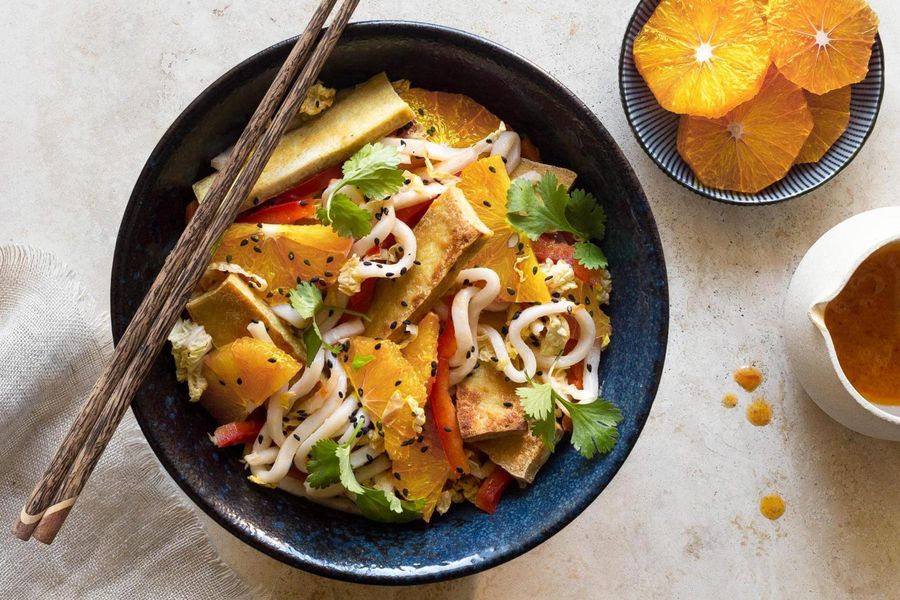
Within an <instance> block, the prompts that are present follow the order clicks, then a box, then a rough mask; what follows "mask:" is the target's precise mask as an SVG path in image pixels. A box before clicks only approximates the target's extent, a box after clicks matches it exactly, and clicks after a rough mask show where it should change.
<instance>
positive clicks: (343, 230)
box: [316, 194, 372, 239]
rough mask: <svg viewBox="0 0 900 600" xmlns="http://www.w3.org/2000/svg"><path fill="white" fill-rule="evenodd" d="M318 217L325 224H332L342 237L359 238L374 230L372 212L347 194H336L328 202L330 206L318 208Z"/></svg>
mask: <svg viewBox="0 0 900 600" xmlns="http://www.w3.org/2000/svg"><path fill="white" fill-rule="evenodd" d="M316 217H317V218H318V219H319V220H320V221H321V222H322V224H323V225H331V228H332V229H334V230H335V232H336V233H337V234H338V235H339V236H341V237H353V238H357V239H358V238H361V237H365V236H366V235H368V234H369V232H370V231H372V214H371V213H370V212H369V211H367V210H366V209H364V208H362V207H361V206H359V205H357V204H356V203H355V202H354V201H353V200H351V199H350V197H349V196H347V195H346V194H334V195H333V196H332V197H331V200H330V201H329V202H328V208H321V207H320V208H319V209H317V210H316Z"/></svg>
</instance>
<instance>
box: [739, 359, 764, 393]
mask: <svg viewBox="0 0 900 600" xmlns="http://www.w3.org/2000/svg"><path fill="white" fill-rule="evenodd" d="M734 380H735V381H736V382H737V384H738V385H739V386H741V387H742V388H744V389H745V390H747V391H748V392H752V391H753V390H755V389H756V388H758V387H759V384H761V383H762V380H763V374H762V371H760V370H759V369H757V368H756V367H751V366H749V365H747V366H744V367H741V368H740V369H738V370H736V371H735V372H734Z"/></svg>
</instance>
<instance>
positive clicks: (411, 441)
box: [400, 438, 416, 446]
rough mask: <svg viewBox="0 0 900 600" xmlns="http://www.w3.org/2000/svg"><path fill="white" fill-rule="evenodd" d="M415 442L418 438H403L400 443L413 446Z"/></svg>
mask: <svg viewBox="0 0 900 600" xmlns="http://www.w3.org/2000/svg"><path fill="white" fill-rule="evenodd" d="M415 443H416V438H409V439H408V440H403V441H402V442H400V445H401V446H411V445H412V444H415Z"/></svg>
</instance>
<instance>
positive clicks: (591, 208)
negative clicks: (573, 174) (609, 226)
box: [566, 189, 606, 240]
mask: <svg viewBox="0 0 900 600" xmlns="http://www.w3.org/2000/svg"><path fill="white" fill-rule="evenodd" d="M566 216H567V218H568V220H569V223H573V224H575V225H576V227H578V229H579V230H580V233H581V234H582V237H584V238H585V239H595V240H602V239H603V236H604V235H606V212H605V211H604V210H603V208H601V207H600V205H599V204H598V203H597V199H596V198H594V195H593V194H591V193H589V192H586V191H584V190H580V189H579V190H572V193H571V194H570V196H569V203H568V205H567V206H566Z"/></svg>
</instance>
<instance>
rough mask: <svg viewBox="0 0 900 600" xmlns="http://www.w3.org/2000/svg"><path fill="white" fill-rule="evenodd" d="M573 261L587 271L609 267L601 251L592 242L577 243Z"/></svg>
mask: <svg viewBox="0 0 900 600" xmlns="http://www.w3.org/2000/svg"><path fill="white" fill-rule="evenodd" d="M575 259H576V260H577V261H578V262H580V263H581V264H582V265H584V267H585V268H587V269H605V268H606V267H607V266H608V265H609V263H608V262H607V260H606V255H605V254H603V250H601V249H600V247H599V246H598V245H597V244H595V243H593V242H577V243H576V244H575Z"/></svg>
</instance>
